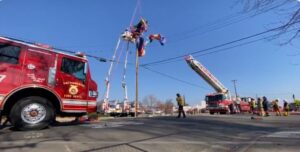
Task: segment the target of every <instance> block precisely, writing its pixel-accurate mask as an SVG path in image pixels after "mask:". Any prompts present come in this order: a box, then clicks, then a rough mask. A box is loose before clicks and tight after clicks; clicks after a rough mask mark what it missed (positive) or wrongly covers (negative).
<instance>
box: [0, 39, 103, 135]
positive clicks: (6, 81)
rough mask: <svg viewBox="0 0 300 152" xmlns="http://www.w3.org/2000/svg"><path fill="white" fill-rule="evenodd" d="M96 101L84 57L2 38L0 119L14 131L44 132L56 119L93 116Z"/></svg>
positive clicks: (95, 86) (95, 88)
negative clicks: (41, 130)
mask: <svg viewBox="0 0 300 152" xmlns="http://www.w3.org/2000/svg"><path fill="white" fill-rule="evenodd" d="M97 96H98V92H97V84H96V83H95V81H93V80H92V78H91V73H90V70H89V66H88V60H87V59H86V57H85V56H84V55H83V54H80V53H78V54H76V55H70V54H66V53H63V51H62V50H59V49H55V48H51V47H49V46H47V45H42V44H36V43H30V42H25V41H21V40H16V39H12V38H7V37H0V117H1V116H6V117H7V119H8V120H9V121H10V123H11V124H12V125H13V126H14V127H16V128H18V129H20V130H33V129H42V128H45V127H47V126H48V125H49V124H50V123H51V122H53V121H54V120H55V117H56V116H57V115H60V116H82V115H84V114H86V113H87V112H95V111H96V98H97ZM0 123H1V122H0Z"/></svg>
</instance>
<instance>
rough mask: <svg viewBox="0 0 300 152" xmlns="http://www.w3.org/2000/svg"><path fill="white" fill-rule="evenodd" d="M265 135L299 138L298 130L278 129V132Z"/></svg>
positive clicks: (299, 132)
mask: <svg viewBox="0 0 300 152" xmlns="http://www.w3.org/2000/svg"><path fill="white" fill-rule="evenodd" d="M266 137H272V138H299V139H300V131H279V132H275V133H272V134H269V135H267V136H266Z"/></svg>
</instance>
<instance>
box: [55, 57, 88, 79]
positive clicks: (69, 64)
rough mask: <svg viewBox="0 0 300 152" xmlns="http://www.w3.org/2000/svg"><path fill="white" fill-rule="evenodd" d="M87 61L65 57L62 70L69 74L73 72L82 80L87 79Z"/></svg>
mask: <svg viewBox="0 0 300 152" xmlns="http://www.w3.org/2000/svg"><path fill="white" fill-rule="evenodd" d="M85 68H86V67H85V63H84V62H81V61H77V60H72V59H69V58H63V60H62V66H61V71H62V72H65V73H67V74H71V75H73V76H74V77H76V78H77V79H79V80H81V81H85V79H86V72H85Z"/></svg>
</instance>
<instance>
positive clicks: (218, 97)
mask: <svg viewBox="0 0 300 152" xmlns="http://www.w3.org/2000/svg"><path fill="white" fill-rule="evenodd" d="M224 99H226V97H225V96H224V95H222V94H218V95H212V96H206V99H205V101H206V102H212V101H219V100H224Z"/></svg>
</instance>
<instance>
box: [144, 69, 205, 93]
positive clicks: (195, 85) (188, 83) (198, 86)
mask: <svg viewBox="0 0 300 152" xmlns="http://www.w3.org/2000/svg"><path fill="white" fill-rule="evenodd" d="M142 68H144V69H146V70H149V71H151V72H153V73H156V74H159V75H161V76H164V77H167V78H169V79H173V80H176V81H179V82H181V83H185V84H187V85H190V86H193V87H197V88H201V89H204V90H210V89H208V88H205V87H203V86H200V85H197V84H194V83H191V82H188V81H185V80H181V79H178V78H176V77H173V76H171V75H168V74H165V73H162V72H159V71H156V70H153V69H151V68H149V67H146V66H143V67H142Z"/></svg>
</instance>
